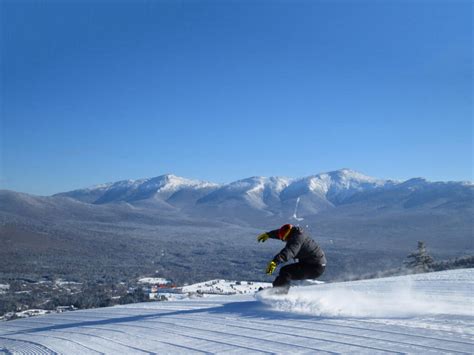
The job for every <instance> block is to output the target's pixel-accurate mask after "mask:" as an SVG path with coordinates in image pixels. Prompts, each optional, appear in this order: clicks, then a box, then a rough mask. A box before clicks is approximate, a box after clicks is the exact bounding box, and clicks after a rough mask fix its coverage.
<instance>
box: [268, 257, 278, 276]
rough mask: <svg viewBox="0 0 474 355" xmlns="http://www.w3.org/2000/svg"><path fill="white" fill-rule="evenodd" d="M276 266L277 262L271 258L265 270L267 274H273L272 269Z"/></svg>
mask: <svg viewBox="0 0 474 355" xmlns="http://www.w3.org/2000/svg"><path fill="white" fill-rule="evenodd" d="M276 267H277V263H276V262H274V261H273V260H272V261H270V262H269V263H268V266H267V271H266V273H267V275H271V274H273V271H275V269H276Z"/></svg>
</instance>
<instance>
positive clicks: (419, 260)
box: [404, 241, 434, 272]
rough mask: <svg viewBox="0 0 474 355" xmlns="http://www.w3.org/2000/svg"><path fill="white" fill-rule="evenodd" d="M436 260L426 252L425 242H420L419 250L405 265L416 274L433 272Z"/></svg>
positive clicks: (408, 257) (408, 258)
mask: <svg viewBox="0 0 474 355" xmlns="http://www.w3.org/2000/svg"><path fill="white" fill-rule="evenodd" d="M433 264H434V260H433V258H432V257H431V255H429V254H428V253H427V251H426V246H425V242H423V241H418V248H417V250H416V251H415V252H413V253H411V254H409V255H408V256H407V260H406V261H405V262H404V265H405V266H406V267H408V268H409V269H412V270H414V271H416V272H429V271H433Z"/></svg>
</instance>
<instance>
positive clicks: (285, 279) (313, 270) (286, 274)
mask: <svg viewBox="0 0 474 355" xmlns="http://www.w3.org/2000/svg"><path fill="white" fill-rule="evenodd" d="M325 268H326V266H325V265H321V264H311V263H301V262H300V263H294V264H290V265H286V266H283V267H282V268H281V269H280V273H279V275H278V277H277V278H276V279H275V281H273V287H290V281H291V280H306V279H315V278H318V277H319V276H321V275H322V274H323V272H324V269H325Z"/></svg>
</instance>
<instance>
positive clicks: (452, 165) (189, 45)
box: [0, 0, 473, 195]
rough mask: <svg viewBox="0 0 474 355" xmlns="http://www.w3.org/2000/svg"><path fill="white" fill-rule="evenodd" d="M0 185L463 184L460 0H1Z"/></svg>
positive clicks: (466, 65)
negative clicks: (354, 174) (308, 179)
mask: <svg viewBox="0 0 474 355" xmlns="http://www.w3.org/2000/svg"><path fill="white" fill-rule="evenodd" d="M1 16H2V18H1V23H2V33H1V53H2V54H1V60H2V62H1V69H2V73H1V74H2V77H1V84H2V90H1V99H2V112H1V129H2V132H1V177H0V178H1V187H2V188H6V189H11V190H16V191H22V192H29V193H35V194H43V195H47V194H52V193H55V192H60V191H66V190H70V189H74V188H79V187H85V186H89V185H92V184H96V183H103V182H108V181H116V180H121V179H129V178H131V179H134V178H143V177H151V176H157V175H161V174H165V173H174V174H176V175H180V176H185V177H189V178H197V179H203V180H211V181H215V182H230V181H233V180H236V179H240V178H245V177H249V176H254V175H261V176H291V177H297V176H307V175H311V174H315V173H319V172H324V171H330V170H336V169H340V168H344V167H346V168H351V169H354V170H358V171H361V172H363V173H366V174H368V175H372V176H376V177H382V178H395V179H406V178H410V177H417V176H422V177H426V178H428V179H430V180H472V163H473V161H472V153H473V150H472V137H473V128H472V49H471V48H472V31H471V26H472V8H471V3H470V1H448V0H446V1H405V0H399V1H376V0H374V1H328V0H320V1H318V0H314V1H289V0H288V1H283V0H281V1H244V0H241V1H235V0H234V1H217V0H216V1H152V0H150V1H64V2H59V1H20V2H18V1H13V0H3V1H1Z"/></svg>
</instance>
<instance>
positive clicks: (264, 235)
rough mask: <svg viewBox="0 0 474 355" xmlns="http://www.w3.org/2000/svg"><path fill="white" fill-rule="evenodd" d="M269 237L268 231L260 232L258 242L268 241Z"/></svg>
mask: <svg viewBox="0 0 474 355" xmlns="http://www.w3.org/2000/svg"><path fill="white" fill-rule="evenodd" d="M268 238H270V235H269V234H268V233H262V234H260V235H259V236H258V237H257V241H258V242H262V243H263V242H264V241H266V240H267V239H268Z"/></svg>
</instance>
